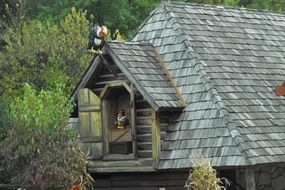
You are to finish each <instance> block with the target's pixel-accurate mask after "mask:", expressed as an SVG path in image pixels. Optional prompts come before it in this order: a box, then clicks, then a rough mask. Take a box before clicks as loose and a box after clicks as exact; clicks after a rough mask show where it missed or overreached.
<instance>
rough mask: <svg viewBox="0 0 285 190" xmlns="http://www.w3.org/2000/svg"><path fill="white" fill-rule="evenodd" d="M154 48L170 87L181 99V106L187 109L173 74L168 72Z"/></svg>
mask: <svg viewBox="0 0 285 190" xmlns="http://www.w3.org/2000/svg"><path fill="white" fill-rule="evenodd" d="M153 48H154V53H155V54H156V59H157V61H158V63H159V64H160V66H161V67H162V69H163V71H164V73H165V74H166V78H167V79H168V80H169V83H170V85H171V86H172V88H173V90H174V91H175V93H176V95H177V97H178V98H179V102H180V104H181V105H182V107H183V108H185V107H186V106H187V103H186V101H185V100H184V98H183V96H182V95H181V93H180V91H179V90H178V88H177V85H176V84H175V82H174V80H173V77H172V75H171V73H170V72H169V71H168V70H167V66H166V65H165V64H164V63H163V59H162V57H161V55H160V54H159V53H158V51H157V49H156V48H155V47H153Z"/></svg>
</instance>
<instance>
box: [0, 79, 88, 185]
mask: <svg viewBox="0 0 285 190" xmlns="http://www.w3.org/2000/svg"><path fill="white" fill-rule="evenodd" d="M23 92H24V94H23V96H22V97H18V98H16V100H15V101H14V102H13V103H12V106H11V119H12V125H13V127H12V129H11V130H10V131H9V134H8V137H7V139H6V140H5V146H4V147H3V149H2V150H1V155H2V157H3V158H4V159H3V162H4V164H3V165H4V166H5V167H4V169H5V171H6V172H7V173H8V174H9V176H8V178H9V181H10V183H11V184H12V185H15V186H16V187H24V188H27V189H67V188H70V187H71V186H72V185H79V186H80V187H81V189H86V187H87V186H88V185H89V184H90V183H91V181H92V178H91V177H90V176H89V174H88V173H87V172H86V169H85V167H86V163H87V161H86V158H85V155H84V154H83V152H82V151H81V150H80V148H79V146H78V144H76V143H74V142H71V141H70V139H72V138H73V137H75V135H76V134H74V132H71V131H68V130H66V129H65V127H66V125H67V121H68V118H69V113H70V111H71V110H72V104H71V102H70V101H68V99H67V98H65V96H64V93H63V92H62V90H61V87H58V88H56V89H55V90H52V91H43V90H42V91H40V92H39V93H36V91H35V89H33V88H32V87H31V86H30V85H28V84H25V85H24V87H23Z"/></svg>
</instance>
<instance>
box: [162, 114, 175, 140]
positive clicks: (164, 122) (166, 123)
mask: <svg viewBox="0 0 285 190" xmlns="http://www.w3.org/2000/svg"><path fill="white" fill-rule="evenodd" d="M172 115H173V114H172ZM170 117H171V113H169V112H160V113H159V121H160V140H161V143H160V144H161V145H162V143H163V141H164V139H165V135H166V130H167V128H168V126H169V118H170Z"/></svg>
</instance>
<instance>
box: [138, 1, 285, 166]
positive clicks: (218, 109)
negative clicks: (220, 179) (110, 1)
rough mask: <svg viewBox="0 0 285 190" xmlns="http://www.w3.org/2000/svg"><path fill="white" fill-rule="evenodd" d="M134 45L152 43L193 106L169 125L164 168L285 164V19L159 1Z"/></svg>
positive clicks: (282, 15) (284, 16) (233, 10)
mask: <svg viewBox="0 0 285 190" xmlns="http://www.w3.org/2000/svg"><path fill="white" fill-rule="evenodd" d="M133 41H137V42H141V43H152V44H153V46H154V47H155V48H156V49H157V50H158V52H159V53H160V55H161V56H162V58H163V61H164V63H165V64H166V65H167V68H168V71H169V72H170V73H171V74H172V76H173V80H174V81H175V83H176V85H177V87H178V88H179V89H180V90H181V94H182V96H183V97H184V99H185V100H186V102H187V103H189V105H188V106H187V107H186V108H185V110H184V111H183V113H182V114H181V115H180V116H179V117H178V118H175V119H173V120H172V124H171V126H170V127H169V129H168V131H167V134H166V137H165V141H164V143H163V147H162V153H161V159H160V162H159V166H158V167H159V168H160V169H168V168H185V167H189V166H190V165H191V163H190V159H189V158H191V157H203V156H204V157H208V158H211V160H212V164H213V165H214V166H242V165H253V164H262V163H273V162H284V161H285V140H284V139H285V97H276V96H275V94H274V92H273V88H274V86H276V85H278V84H281V83H282V82H283V81H284V79H285V75H284V74H285V58H284V55H285V15H284V14H280V13H270V12H259V11H254V10H246V9H230V8H222V7H215V6H202V5H196V4H185V3H162V4H161V5H160V6H159V7H158V8H157V9H156V10H155V11H154V12H153V13H152V14H151V16H150V17H149V18H148V19H147V21H146V22H145V23H143V24H142V25H141V27H140V29H139V30H138V32H137V34H136V35H135V37H134V38H133Z"/></svg>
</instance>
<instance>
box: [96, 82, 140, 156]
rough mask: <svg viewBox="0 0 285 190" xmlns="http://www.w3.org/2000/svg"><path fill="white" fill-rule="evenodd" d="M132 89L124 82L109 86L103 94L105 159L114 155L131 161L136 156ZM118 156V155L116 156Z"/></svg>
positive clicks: (101, 97)
mask: <svg viewBox="0 0 285 190" xmlns="http://www.w3.org/2000/svg"><path fill="white" fill-rule="evenodd" d="M132 96H133V93H132V88H131V87H130V86H129V85H128V84H127V83H126V82H124V81H115V82H112V83H109V84H107V85H106V86H105V87H104V88H103V90H102V92H101V94H100V99H101V111H102V128H103V141H104V143H103V145H104V148H103V150H104V159H110V158H111V157H112V155H113V156H114V157H115V158H116V159H118V155H120V156H119V157H120V158H122V159H131V158H134V155H135V152H136V151H135V149H136V145H135V126H134V123H135V122H134V119H135V118H134V105H133V97H132ZM114 154H116V155H114Z"/></svg>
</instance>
